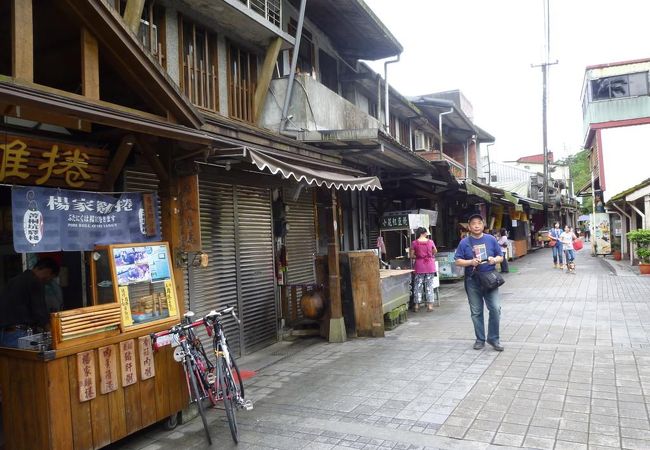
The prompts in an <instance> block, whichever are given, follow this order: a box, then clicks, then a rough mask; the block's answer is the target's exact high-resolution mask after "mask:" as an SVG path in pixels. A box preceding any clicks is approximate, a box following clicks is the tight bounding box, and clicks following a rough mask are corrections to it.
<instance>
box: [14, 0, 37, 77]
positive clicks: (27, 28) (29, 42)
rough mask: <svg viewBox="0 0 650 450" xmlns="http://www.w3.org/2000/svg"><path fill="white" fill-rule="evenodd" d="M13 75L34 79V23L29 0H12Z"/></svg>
mask: <svg viewBox="0 0 650 450" xmlns="http://www.w3.org/2000/svg"><path fill="white" fill-rule="evenodd" d="M12 13H13V17H12V21H11V24H12V27H11V36H12V46H13V52H12V64H13V76H14V78H16V79H17V80H20V81H28V82H30V83H31V82H33V81H34V23H33V13H32V1H31V0H13V4H12Z"/></svg>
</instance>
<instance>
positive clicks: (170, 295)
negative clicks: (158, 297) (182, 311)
mask: <svg viewBox="0 0 650 450" xmlns="http://www.w3.org/2000/svg"><path fill="white" fill-rule="evenodd" d="M165 297H167V309H169V317H174V316H175V315H177V314H178V312H177V311H176V292H175V291H174V285H173V284H172V280H165Z"/></svg>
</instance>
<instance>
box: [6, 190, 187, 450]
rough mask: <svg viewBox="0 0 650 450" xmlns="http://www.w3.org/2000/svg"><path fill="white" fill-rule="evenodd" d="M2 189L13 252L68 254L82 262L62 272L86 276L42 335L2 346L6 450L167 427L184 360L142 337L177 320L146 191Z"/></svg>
mask: <svg viewBox="0 0 650 450" xmlns="http://www.w3.org/2000/svg"><path fill="white" fill-rule="evenodd" d="M11 195H12V205H11V206H12V208H11V213H12V215H13V245H14V248H15V251H16V254H17V255H21V254H22V255H26V254H28V253H38V254H39V255H44V256H46V255H61V254H62V255H64V256H63V257H64V259H63V261H65V260H66V259H65V258H69V257H70V255H74V256H75V257H78V258H79V259H78V260H79V261H81V262H82V263H81V264H80V265H79V267H75V266H74V265H68V267H66V269H67V271H66V273H67V275H66V276H67V277H68V278H70V279H80V280H85V281H82V283H80V284H79V285H78V286H74V288H75V289H76V291H77V293H78V296H79V298H82V299H83V302H81V303H77V302H76V300H74V298H76V297H75V296H74V295H72V294H70V295H69V296H68V297H66V298H67V300H68V301H67V302H66V303H67V304H68V307H67V308H64V309H62V310H60V311H56V312H52V313H51V314H50V323H49V327H46V329H47V328H49V331H43V332H41V333H39V334H35V335H32V336H26V337H25V338H22V339H21V340H20V341H21V343H20V344H19V347H21V348H7V347H3V348H0V386H1V388H2V418H3V419H2V425H3V434H4V439H5V442H4V448H6V449H51V450H54V449H61V450H69V449H73V450H85V449H96V448H101V447H103V446H106V445H108V444H110V443H112V442H115V441H117V440H119V439H121V438H123V437H125V436H127V435H129V434H131V433H133V432H135V431H137V430H140V429H142V428H144V427H146V426H148V425H151V424H153V423H156V422H158V421H162V420H168V421H169V425H173V424H174V421H175V419H176V418H177V414H178V412H179V411H181V410H182V409H183V408H184V407H185V406H186V405H187V392H186V388H185V384H184V381H183V377H184V376H183V371H182V367H181V366H180V365H179V364H178V363H176V362H175V361H174V360H173V357H172V354H171V350H170V349H169V348H163V349H162V350H161V351H159V352H157V353H155V354H154V353H153V351H152V348H151V342H150V337H149V336H150V333H152V332H155V331H159V330H163V329H166V328H169V327H170V326H172V325H174V324H176V323H178V322H179V320H180V316H181V314H182V307H183V305H182V301H179V294H178V291H177V286H176V282H175V277H174V271H175V267H174V265H173V263H172V255H171V252H170V248H169V244H168V243H167V242H163V241H161V240H160V224H159V223H158V217H159V214H158V208H157V199H156V196H155V194H153V193H152V194H142V193H122V194H120V195H119V196H115V195H107V194H100V193H96V192H81V191H68V190H63V189H52V188H38V187H18V186H14V187H13V188H12V192H11ZM82 204H83V205H85V206H84V207H83V208H85V210H83V211H79V210H78V208H82V206H81V205H82ZM57 205H58V206H59V207H60V208H58V207H57ZM66 205H67V206H68V208H65V206H66ZM75 211H78V212H75ZM93 242H94V243H97V242H100V243H101V244H100V245H93V244H92V243H93ZM111 242H126V243H124V244H111ZM61 250H63V251H61ZM64 292H65V291H64ZM66 298H64V301H65V300H66Z"/></svg>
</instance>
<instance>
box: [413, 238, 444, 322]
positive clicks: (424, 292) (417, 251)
mask: <svg viewBox="0 0 650 450" xmlns="http://www.w3.org/2000/svg"><path fill="white" fill-rule="evenodd" d="M428 234H429V232H428V231H427V229H426V228H424V227H420V228H418V229H417V230H416V231H415V236H416V237H417V238H416V239H415V240H414V241H413V242H411V251H410V252H409V255H410V256H411V259H412V260H413V269H414V272H415V282H414V283H413V303H414V304H415V305H414V306H413V311H415V312H418V311H419V310H420V304H421V303H422V298H423V297H424V300H425V302H426V304H427V311H433V301H434V297H435V292H434V287H433V281H434V278H435V276H436V259H435V254H436V253H437V252H438V249H437V248H436V244H435V243H434V242H433V241H432V240H431V239H429V237H428Z"/></svg>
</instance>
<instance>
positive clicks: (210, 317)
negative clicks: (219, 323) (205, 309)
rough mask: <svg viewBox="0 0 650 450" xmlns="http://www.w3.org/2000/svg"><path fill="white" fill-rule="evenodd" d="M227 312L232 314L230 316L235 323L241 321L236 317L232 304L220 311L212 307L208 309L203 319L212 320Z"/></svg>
mask: <svg viewBox="0 0 650 450" xmlns="http://www.w3.org/2000/svg"><path fill="white" fill-rule="evenodd" d="M228 313H230V314H231V315H232V317H233V318H234V319H235V321H236V322H237V324H240V323H241V322H240V321H239V318H238V317H237V314H235V307H234V306H226V307H225V308H223V309H222V310H220V311H215V310H214V309H213V310H212V311H210V312H209V313H207V314H206V315H205V317H204V319H208V320H213V319H216V318H219V317H221V316H223V315H226V314H228Z"/></svg>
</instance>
